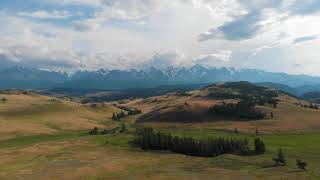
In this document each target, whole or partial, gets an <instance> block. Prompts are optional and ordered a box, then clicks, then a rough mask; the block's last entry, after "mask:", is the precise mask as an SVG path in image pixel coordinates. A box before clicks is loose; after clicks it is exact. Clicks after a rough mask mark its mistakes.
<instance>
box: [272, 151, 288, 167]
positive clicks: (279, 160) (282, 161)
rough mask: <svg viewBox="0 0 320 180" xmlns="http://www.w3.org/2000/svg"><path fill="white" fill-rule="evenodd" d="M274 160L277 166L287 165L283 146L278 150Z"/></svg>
mask: <svg viewBox="0 0 320 180" xmlns="http://www.w3.org/2000/svg"><path fill="white" fill-rule="evenodd" d="M273 160H274V162H275V163H276V166H285V165H286V159H285V157H284V154H283V152H282V149H281V148H280V149H279V150H278V154H277V157H275V158H273Z"/></svg>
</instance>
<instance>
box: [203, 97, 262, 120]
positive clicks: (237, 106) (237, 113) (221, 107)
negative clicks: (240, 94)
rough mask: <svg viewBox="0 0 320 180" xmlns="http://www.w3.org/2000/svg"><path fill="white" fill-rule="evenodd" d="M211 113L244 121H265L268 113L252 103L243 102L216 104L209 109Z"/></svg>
mask: <svg viewBox="0 0 320 180" xmlns="http://www.w3.org/2000/svg"><path fill="white" fill-rule="evenodd" d="M209 112H210V113H212V114H216V115H222V116H227V117H236V118H243V119H264V118H265V117H266V113H265V112H262V111H260V110H257V109H256V108H255V103H254V102H252V101H246V100H241V101H239V102H238V103H225V102H224V101H223V102H222V104H216V105H214V106H212V107H210V108H209Z"/></svg>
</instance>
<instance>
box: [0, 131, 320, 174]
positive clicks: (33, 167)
mask: <svg viewBox="0 0 320 180" xmlns="http://www.w3.org/2000/svg"><path fill="white" fill-rule="evenodd" d="M166 130H167V131H172V132H173V133H175V134H178V135H183V134H188V135H194V136H201V135H207V136H221V135H225V136H234V135H232V134H230V133H228V132H223V131H215V130H206V131H202V130H199V129H198V130H197V129H179V130H178V131H177V130H176V129H175V130H172V129H169V130H168V129H166ZM243 137H247V138H249V139H253V138H254V136H253V135H246V134H242V135H240V138H243ZM132 138H133V135H131V133H128V134H118V135H116V136H88V135H85V134H84V133H70V134H68V133H67V134H61V135H48V136H44V137H42V138H39V137H38V136H33V137H28V138H25V137H23V138H16V139H15V140H6V141H2V142H0V154H1V155H0V157H1V159H2V161H1V162H0V178H14V179H15V178H17V177H22V178H24V179H40V178H41V179H44V178H48V179H50V178H56V177H60V178H66V179H79V178H80V179H150V178H152V179H177V178H178V179H190V178H191V179H192V178H194V179H212V178H219V179H233V178H234V177H237V179H238V178H239V179H248V178H250V179H317V178H320V174H319V171H320V169H319V164H320V155H319V153H317V152H319V151H320V146H319V145H317V144H315V143H314V142H317V141H319V140H320V133H309V134H300V135H295V134H286V135H285V134H284V135H264V136H262V139H263V140H264V141H265V142H266V144H267V153H266V154H264V155H260V156H251V157H241V156H234V155H223V156H219V157H213V158H201V157H190V156H184V155H180V154H173V153H169V152H156V151H150V152H143V151H141V150H138V149H135V148H132V147H130V146H129V141H130V140H132ZM306 139H307V140H306ZM279 147H281V148H283V149H284V152H285V155H286V158H287V161H288V165H287V166H286V167H272V165H273V162H272V160H271V159H272V157H273V156H274V154H275V153H276V150H277V149H278V148H279ZM295 159H303V160H305V161H307V162H308V171H306V172H302V171H299V170H297V168H296V167H295ZM31 172H32V173H31ZM71 172H72V173H71Z"/></svg>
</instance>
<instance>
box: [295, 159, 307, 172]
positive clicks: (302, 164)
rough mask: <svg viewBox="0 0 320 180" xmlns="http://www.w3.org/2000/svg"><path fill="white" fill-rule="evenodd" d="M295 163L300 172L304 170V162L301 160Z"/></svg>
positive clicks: (305, 164)
mask: <svg viewBox="0 0 320 180" xmlns="http://www.w3.org/2000/svg"><path fill="white" fill-rule="evenodd" d="M296 162H297V167H298V168H299V169H301V170H306V166H307V163H306V162H303V161H301V160H298V159H297V160H296Z"/></svg>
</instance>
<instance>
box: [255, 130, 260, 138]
mask: <svg viewBox="0 0 320 180" xmlns="http://www.w3.org/2000/svg"><path fill="white" fill-rule="evenodd" d="M259 135H260V133H259V129H258V128H256V136H259Z"/></svg>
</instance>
